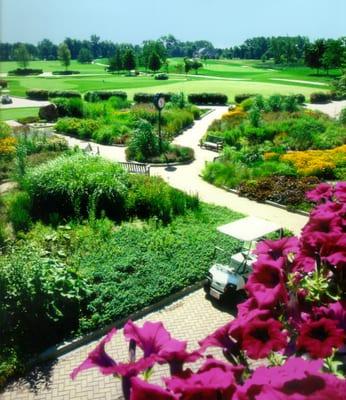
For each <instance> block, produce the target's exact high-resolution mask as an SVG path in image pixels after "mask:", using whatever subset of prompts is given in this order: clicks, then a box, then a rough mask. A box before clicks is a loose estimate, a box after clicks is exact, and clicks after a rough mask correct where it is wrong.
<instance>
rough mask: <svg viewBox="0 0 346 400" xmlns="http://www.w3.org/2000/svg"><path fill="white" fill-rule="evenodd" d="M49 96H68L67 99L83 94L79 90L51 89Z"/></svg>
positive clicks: (79, 96) (80, 96)
mask: <svg viewBox="0 0 346 400" xmlns="http://www.w3.org/2000/svg"><path fill="white" fill-rule="evenodd" d="M48 97H50V98H56V97H59V98H61V97H62V98H66V99H71V98H79V99H81V98H82V95H81V94H80V93H79V92H77V91H76V90H50V91H49V92H48Z"/></svg>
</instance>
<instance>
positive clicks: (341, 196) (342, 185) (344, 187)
mask: <svg viewBox="0 0 346 400" xmlns="http://www.w3.org/2000/svg"><path fill="white" fill-rule="evenodd" d="M335 197H336V198H337V199H338V200H339V201H341V202H342V203H345V202H346V182H338V183H337V184H336V185H335Z"/></svg>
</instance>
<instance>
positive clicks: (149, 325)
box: [124, 321, 171, 357]
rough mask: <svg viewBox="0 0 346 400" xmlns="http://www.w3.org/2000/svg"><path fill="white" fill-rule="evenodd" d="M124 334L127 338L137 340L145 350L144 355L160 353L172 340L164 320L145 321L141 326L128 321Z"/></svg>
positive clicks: (138, 344)
mask: <svg viewBox="0 0 346 400" xmlns="http://www.w3.org/2000/svg"><path fill="white" fill-rule="evenodd" d="M124 335H125V337H126V339H127V340H131V339H132V340H133V341H135V342H136V344H137V346H139V347H140V348H141V349H142V350H143V352H144V357H149V356H150V355H152V354H154V355H158V354H159V352H160V351H161V350H163V349H164V348H165V346H166V345H167V344H168V343H169V342H170V340H171V335H170V333H169V332H168V331H167V330H166V329H165V327H164V326H163V324H162V322H145V323H144V325H143V327H142V328H140V327H138V326H137V325H135V324H134V323H133V322H132V321H128V322H127V323H126V325H125V326H124Z"/></svg>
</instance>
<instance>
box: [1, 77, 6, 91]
mask: <svg viewBox="0 0 346 400" xmlns="http://www.w3.org/2000/svg"><path fill="white" fill-rule="evenodd" d="M0 86H1V88H2V89H5V88H7V81H5V79H0Z"/></svg>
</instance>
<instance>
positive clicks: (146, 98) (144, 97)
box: [133, 93, 174, 103]
mask: <svg viewBox="0 0 346 400" xmlns="http://www.w3.org/2000/svg"><path fill="white" fill-rule="evenodd" d="M162 95H163V97H164V98H165V100H166V102H168V101H171V99H172V97H173V95H174V94H173V93H162ZM153 97H154V95H153V94H152V93H135V94H134V95H133V101H134V102H135V103H152V102H153Z"/></svg>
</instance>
